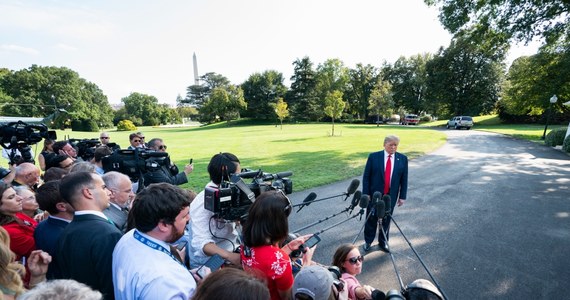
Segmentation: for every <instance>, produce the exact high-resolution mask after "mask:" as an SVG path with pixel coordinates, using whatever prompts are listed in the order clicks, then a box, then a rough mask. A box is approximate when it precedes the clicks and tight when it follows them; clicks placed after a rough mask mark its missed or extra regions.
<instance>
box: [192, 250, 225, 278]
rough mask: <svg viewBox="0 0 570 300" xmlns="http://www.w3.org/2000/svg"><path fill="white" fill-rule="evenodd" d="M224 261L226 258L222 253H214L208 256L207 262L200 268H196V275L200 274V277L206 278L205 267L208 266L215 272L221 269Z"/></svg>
mask: <svg viewBox="0 0 570 300" xmlns="http://www.w3.org/2000/svg"><path fill="white" fill-rule="evenodd" d="M224 262H225V260H224V259H223V258H222V257H221V256H220V255H218V254H214V255H212V256H210V258H208V260H207V261H206V263H205V264H203V265H201V266H200V267H199V268H198V270H196V275H198V276H200V278H204V277H206V275H207V274H206V272H207V271H206V268H204V267H208V268H209V269H210V271H211V272H214V271H216V270H217V269H219V268H220V267H221V266H222V265H223V264H224Z"/></svg>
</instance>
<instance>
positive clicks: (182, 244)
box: [176, 241, 188, 251]
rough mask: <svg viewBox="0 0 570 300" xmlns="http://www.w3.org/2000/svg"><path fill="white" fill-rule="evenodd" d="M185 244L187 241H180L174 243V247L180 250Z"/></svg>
mask: <svg viewBox="0 0 570 300" xmlns="http://www.w3.org/2000/svg"><path fill="white" fill-rule="evenodd" d="M186 245H188V241H182V242H180V243H178V244H177V245H176V249H178V250H180V251H182V249H184V247H186Z"/></svg>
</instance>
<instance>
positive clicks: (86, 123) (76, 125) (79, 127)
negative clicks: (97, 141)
mask: <svg viewBox="0 0 570 300" xmlns="http://www.w3.org/2000/svg"><path fill="white" fill-rule="evenodd" d="M71 130H73V131H88V132H97V131H99V125H97V122H95V121H94V120H91V119H88V120H73V121H71Z"/></svg>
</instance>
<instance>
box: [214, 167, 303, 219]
mask: <svg viewBox="0 0 570 300" xmlns="http://www.w3.org/2000/svg"><path fill="white" fill-rule="evenodd" d="M291 175H293V172H281V173H277V174H269V173H265V172H263V171H261V170H257V171H252V170H249V169H242V172H241V173H237V174H232V175H231V176H230V180H229V181H224V182H222V183H221V185H220V187H206V190H205V191H204V208H205V209H207V210H209V211H211V212H213V213H215V214H216V215H217V216H218V217H219V218H222V219H224V220H228V221H235V220H243V219H245V218H246V217H247V212H248V210H249V207H250V206H251V204H252V203H253V202H254V201H255V198H256V197H257V196H259V194H261V193H262V192H265V191H270V190H281V191H283V192H284V193H285V194H291V193H292V192H293V181H292V180H291V179H289V178H288V177H289V176H291ZM243 179H252V182H251V183H249V184H246V183H245V182H244V181H243Z"/></svg>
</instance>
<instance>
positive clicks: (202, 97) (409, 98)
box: [0, 0, 570, 130]
mask: <svg viewBox="0 0 570 300" xmlns="http://www.w3.org/2000/svg"><path fill="white" fill-rule="evenodd" d="M425 2H426V4H428V5H437V6H438V7H439V9H440V11H441V13H440V20H441V22H442V24H443V25H444V26H445V27H446V28H447V29H448V30H449V31H450V32H452V33H453V34H454V37H453V39H452V40H451V42H450V44H449V45H448V46H447V47H441V48H440V49H439V50H438V51H437V52H436V53H421V54H417V55H413V56H410V57H403V56H402V57H400V58H399V59H397V60H396V61H395V62H393V63H388V62H385V61H384V62H382V63H381V65H380V66H373V65H371V64H366V65H364V64H357V65H356V66H355V67H354V68H349V67H347V66H345V65H344V63H343V62H342V60H340V59H337V58H334V59H328V60H326V61H324V62H322V63H318V64H315V62H313V61H311V59H310V58H309V57H303V58H299V59H297V60H295V61H294V62H293V63H292V68H293V75H292V76H291V78H289V79H290V82H291V84H290V87H287V86H286V85H285V84H284V80H285V78H284V77H283V74H282V73H280V72H278V71H275V70H267V71H264V72H261V73H254V74H252V75H250V76H249V78H248V79H247V80H245V81H244V82H243V83H240V84H233V83H231V82H230V81H229V80H228V79H227V78H226V77H225V76H223V75H222V74H218V73H215V72H210V73H206V74H204V75H202V76H201V77H200V80H199V84H193V85H190V86H188V88H187V94H186V95H185V97H182V96H178V98H177V99H176V102H177V107H176V108H170V107H168V106H167V105H166V104H159V103H158V99H157V98H156V97H154V96H152V95H146V94H142V93H136V92H135V93H131V94H130V95H128V96H126V97H124V98H123V99H121V102H122V103H123V104H124V106H123V108H121V109H119V110H118V111H113V110H112V109H111V106H110V105H109V103H108V101H107V97H106V96H105V95H104V93H103V91H102V90H101V89H99V87H97V85H96V84H94V83H91V82H89V81H87V80H85V79H83V78H81V77H79V75H78V73H77V72H75V71H73V70H70V69H67V68H63V67H62V68H56V67H42V66H36V65H32V66H31V67H30V68H28V69H23V70H18V71H12V70H8V69H0V105H1V111H0V112H1V114H2V115H16V116H45V115H48V114H50V112H51V111H53V109H54V108H55V107H59V108H64V109H65V110H66V111H67V112H68V114H64V115H60V117H58V118H56V119H55V120H54V121H53V122H54V126H57V127H63V126H72V127H73V126H83V127H88V128H91V129H93V128H95V127H97V128H98V127H110V126H112V125H116V124H117V123H118V122H119V121H121V120H130V121H132V122H133V123H134V124H135V125H159V124H168V123H174V122H179V121H180V119H181V118H184V117H193V118H198V119H199V120H200V121H201V122H205V123H212V122H219V121H230V120H235V119H238V118H251V119H256V120H269V121H277V120H279V122H280V123H281V124H282V122H283V121H286V120H290V121H302V122H304V121H332V122H333V124H334V122H335V121H342V122H365V121H375V120H379V119H380V118H386V117H389V116H390V115H393V114H399V115H402V114H404V113H414V114H418V115H429V116H437V117H439V118H446V117H450V116H453V115H473V116H475V115H481V114H487V113H493V112H494V113H498V114H499V116H500V117H501V118H502V119H503V120H505V121H509V122H537V121H540V119H541V118H542V117H543V116H544V112H545V111H546V110H547V109H548V108H549V106H550V103H549V102H548V99H549V98H550V97H551V96H552V95H553V94H556V95H557V96H558V99H559V101H558V102H557V103H555V104H554V105H553V106H552V109H553V111H554V112H555V114H554V115H555V118H554V119H555V120H556V118H558V119H559V120H564V119H566V120H567V119H568V118H570V109H569V108H568V107H567V106H564V105H563V104H562V103H564V102H566V101H568V100H569V99H568V98H569V96H570V95H569V94H568V93H569V91H570V80H569V79H570V74H569V72H570V68H569V66H570V42H569V41H570V38H569V32H570V25H569V22H568V20H569V17H568V12H569V11H570V4H568V3H567V2H566V1H562V0H553V1H550V2H549V3H548V4H544V3H543V1H539V0H525V1H522V2H524V3H525V5H521V4H520V2H521V1H514V0H500V1H490V0H485V1H479V2H478V3H479V4H478V5H466V4H465V2H464V1H448V0H425ZM509 16H510V17H509ZM514 16H516V17H514ZM537 38H538V39H541V40H543V41H544V45H543V46H542V47H541V48H540V50H539V52H538V53H537V54H535V55H532V56H526V57H520V58H518V59H516V60H515V61H514V62H513V63H512V65H511V66H510V67H509V68H508V69H507V66H506V65H505V57H506V53H507V51H508V50H509V44H510V43H511V42H513V41H517V42H528V41H530V40H532V39H537ZM93 108H97V109H93ZM333 130H334V125H333Z"/></svg>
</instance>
